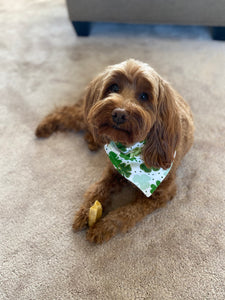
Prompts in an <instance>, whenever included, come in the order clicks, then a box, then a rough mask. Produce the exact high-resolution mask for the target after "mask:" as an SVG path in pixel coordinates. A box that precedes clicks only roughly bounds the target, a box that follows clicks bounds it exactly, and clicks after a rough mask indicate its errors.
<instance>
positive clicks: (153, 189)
mask: <svg viewBox="0 0 225 300" xmlns="http://www.w3.org/2000/svg"><path fill="white" fill-rule="evenodd" d="M160 183H161V182H160V181H159V180H157V181H156V185H155V184H151V191H150V192H151V193H152V194H153V192H154V191H155V190H156V189H157V187H158V186H159V185H160Z"/></svg>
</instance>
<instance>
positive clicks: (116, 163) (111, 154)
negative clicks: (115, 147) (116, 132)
mask: <svg viewBox="0 0 225 300" xmlns="http://www.w3.org/2000/svg"><path fill="white" fill-rule="evenodd" d="M109 159H110V160H111V162H112V163H113V164H114V166H115V167H116V168H118V166H119V165H120V164H121V162H122V160H120V159H118V156H117V155H116V153H114V152H112V151H110V152H109Z"/></svg>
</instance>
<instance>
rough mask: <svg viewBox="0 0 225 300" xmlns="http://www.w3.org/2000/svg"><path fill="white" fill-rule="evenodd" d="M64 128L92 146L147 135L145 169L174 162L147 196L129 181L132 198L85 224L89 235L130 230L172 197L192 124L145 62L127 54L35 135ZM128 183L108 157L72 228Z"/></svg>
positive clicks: (94, 238) (104, 236)
mask: <svg viewBox="0 0 225 300" xmlns="http://www.w3.org/2000/svg"><path fill="white" fill-rule="evenodd" d="M65 130H76V131H77V130H83V131H85V140H86V141H87V144H88V147H89V149H90V150H96V149H98V148H99V147H100V146H102V145H104V144H109V143H110V142H111V141H114V142H120V143H121V144H123V145H125V146H128V147H130V146H132V145H134V144H135V143H137V142H140V141H143V140H145V145H144V147H143V149H142V152H141V157H142V159H143V161H144V163H145V166H146V168H162V169H164V170H165V169H167V168H169V167H170V166H171V165H172V168H171V169H170V171H169V173H168V175H167V176H166V177H165V179H164V180H163V181H162V182H161V184H160V185H159V186H158V188H157V189H156V190H155V191H154V192H153V194H152V195H151V196H150V197H147V196H146V195H145V194H144V193H143V192H142V191H141V190H140V189H139V188H137V187H136V186H133V187H134V190H135V193H136V194H135V200H134V201H131V202H130V203H129V204H127V205H124V206H122V207H120V208H118V209H115V210H113V211H111V212H109V213H108V214H106V216H104V217H103V218H101V219H100V220H99V221H98V222H97V223H96V224H95V225H94V226H93V227H90V228H89V229H88V231H87V239H88V240H89V241H91V242H96V243H102V242H104V241H108V240H109V239H110V238H112V237H113V236H115V235H116V234H117V233H119V232H126V231H128V230H129V229H130V228H131V227H133V226H134V225H135V224H136V223H137V222H138V221H140V220H141V219H142V218H143V217H145V216H146V215H147V214H149V213H151V212H153V211H154V210H156V209H158V208H160V207H162V206H164V205H165V204H166V203H167V202H168V201H169V200H171V199H172V197H173V196H174V195H175V193H176V183H175V177H176V170H177V167H178V166H179V164H180V161H181V159H182V158H183V157H184V155H185V154H186V153H187V152H188V150H189V149H190V147H191V145H192V143H193V132H194V125H193V118H192V114H191V110H190V107H189V106H188V104H187V103H186V102H185V101H184V100H183V98H182V97H181V96H180V95H179V94H178V93H177V92H176V91H175V90H174V89H173V88H172V87H171V85H170V84H169V83H168V82H166V81H165V80H164V79H163V78H162V77H160V76H159V74H157V72H156V71H155V70H153V69H152V68H151V67H150V66H149V65H148V64H145V63H142V62H140V61H137V60H134V59H129V60H127V61H124V62H122V63H120V64H117V65H113V66H109V67H108V68H107V69H106V70H105V71H104V72H103V73H101V74H99V75H98V76H97V77H96V78H95V79H94V80H93V81H92V82H91V83H90V85H89V86H88V88H87V90H86V93H85V95H84V97H83V98H82V99H81V100H80V101H79V102H78V103H76V104H75V105H73V106H64V107H62V108H58V109H56V110H55V111H54V112H53V113H51V114H49V115H48V116H47V117H46V118H45V119H44V120H43V121H42V122H41V123H40V125H39V126H38V127H37V129H36V136H37V137H48V136H50V135H51V134H52V133H53V132H54V131H65ZM174 154H175V155H174ZM174 156H175V158H174ZM127 182H128V181H127V180H126V179H125V177H123V176H122V175H121V174H120V173H119V172H118V171H117V170H116V168H115V167H114V166H113V164H112V163H111V161H110V160H108V161H107V165H106V168H105V170H104V172H103V175H102V178H101V179H100V181H98V182H97V183H95V184H94V185H92V186H91V187H90V188H89V189H88V191H87V192H86V194H85V196H84V202H83V204H82V206H81V208H80V210H79V211H78V212H77V214H76V216H75V220H74V223H73V228H74V230H76V231H77V230H81V229H82V228H84V227H86V226H87V223H88V212H89V208H90V207H91V206H92V205H93V203H94V202H95V200H99V201H100V202H101V204H102V206H103V210H104V208H105V207H106V204H107V200H108V199H109V196H110V194H111V193H112V192H113V191H115V188H116V186H118V185H119V186H121V185H123V184H125V183H127Z"/></svg>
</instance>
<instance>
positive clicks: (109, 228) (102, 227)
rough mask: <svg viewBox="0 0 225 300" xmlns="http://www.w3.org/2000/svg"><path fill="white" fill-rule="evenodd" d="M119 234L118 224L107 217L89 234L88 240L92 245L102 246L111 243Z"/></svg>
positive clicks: (91, 229)
mask: <svg viewBox="0 0 225 300" xmlns="http://www.w3.org/2000/svg"><path fill="white" fill-rule="evenodd" d="M118 232H119V226H118V224H117V223H116V222H115V221H113V220H111V219H107V217H105V218H103V219H101V220H100V221H99V222H97V223H96V224H95V225H94V226H93V227H90V228H89V230H88V232H87V235H86V237H87V240H88V241H89V242H92V243H96V244H101V243H103V242H107V241H109V240H110V239H111V238H112V237H113V236H115V235H116V234H117V233H118Z"/></svg>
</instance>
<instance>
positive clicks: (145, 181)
mask: <svg viewBox="0 0 225 300" xmlns="http://www.w3.org/2000/svg"><path fill="white" fill-rule="evenodd" d="M144 144H145V141H143V142H140V143H136V144H134V145H133V146H131V147H125V146H124V145H122V144H121V143H114V142H110V144H107V145H105V146H104V148H105V151H106V153H107V154H108V156H109V159H110V160H111V162H112V164H113V165H114V167H115V168H116V170H117V171H118V172H119V173H120V174H121V175H122V176H124V177H125V178H126V179H127V180H129V181H131V182H132V183H133V184H135V185H136V186H137V187H138V188H139V189H140V190H141V191H142V192H143V193H144V194H145V195H146V196H147V197H150V196H151V195H152V194H153V192H154V191H155V190H156V189H157V187H158V186H159V185H160V183H161V182H162V181H163V180H164V179H165V177H166V176H167V174H168V173H169V171H170V169H171V167H172V164H173V163H172V164H171V166H170V167H169V168H168V169H166V170H164V169H162V168H160V169H156V168H153V167H152V168H150V169H149V168H147V167H146V165H145V163H144V161H143V159H142V155H141V151H142V148H143V147H144Z"/></svg>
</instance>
